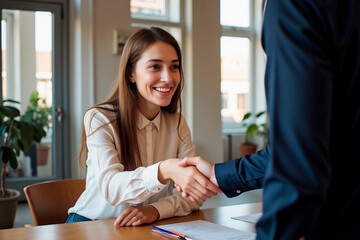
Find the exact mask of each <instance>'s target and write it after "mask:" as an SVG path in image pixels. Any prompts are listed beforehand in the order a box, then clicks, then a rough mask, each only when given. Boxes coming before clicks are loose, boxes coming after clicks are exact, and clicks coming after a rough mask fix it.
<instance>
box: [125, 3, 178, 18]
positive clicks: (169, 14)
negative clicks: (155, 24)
mask: <svg viewBox="0 0 360 240" xmlns="http://www.w3.org/2000/svg"><path fill="white" fill-rule="evenodd" d="M179 4H180V2H179V0H171V1H170V0H131V1H130V12H131V17H132V18H137V19H148V20H158V21H167V22H179V21H180V11H179V9H180V5H179Z"/></svg>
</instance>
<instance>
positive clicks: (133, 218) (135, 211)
mask: <svg viewBox="0 0 360 240" xmlns="http://www.w3.org/2000/svg"><path fill="white" fill-rule="evenodd" d="M159 217H160V215H159V212H158V210H157V209H156V208H155V207H154V206H152V205H148V206H146V207H136V206H130V207H128V208H127V209H125V210H124V211H123V212H122V213H121V214H120V215H119V217H118V218H117V219H116V220H115V222H114V226H115V227H130V226H133V227H136V226H139V225H141V224H143V223H153V222H155V221H156V220H158V219H159Z"/></svg>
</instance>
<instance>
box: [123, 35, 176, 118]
mask: <svg viewBox="0 0 360 240" xmlns="http://www.w3.org/2000/svg"><path fill="white" fill-rule="evenodd" d="M180 77H181V76H180V71H179V60H178V56H177V53H176V51H175V49H174V47H173V46H172V45H170V44H168V43H164V42H161V41H157V42H155V43H153V44H151V45H150V46H148V47H147V48H146V51H145V52H144V53H143V54H142V57H141V58H140V59H139V61H138V62H137V64H136V68H135V71H134V72H133V74H132V75H131V77H130V81H131V82H132V83H134V84H136V86H137V90H138V91H139V93H140V94H139V100H138V101H139V102H138V107H139V110H140V112H141V113H142V114H143V115H144V116H145V117H146V118H148V119H149V120H152V119H154V118H155V116H156V115H157V114H158V112H159V111H160V107H166V106H168V105H169V104H170V102H171V99H172V97H173V95H174V94H175V91H176V90H177V87H178V85H179V83H180Z"/></svg>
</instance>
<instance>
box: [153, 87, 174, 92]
mask: <svg viewBox="0 0 360 240" xmlns="http://www.w3.org/2000/svg"><path fill="white" fill-rule="evenodd" d="M170 89H171V88H155V90H156V91H159V92H170Z"/></svg>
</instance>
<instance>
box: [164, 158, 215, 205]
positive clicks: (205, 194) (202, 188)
mask: <svg viewBox="0 0 360 240" xmlns="http://www.w3.org/2000/svg"><path fill="white" fill-rule="evenodd" d="M180 160H181V159H168V160H165V161H163V162H161V163H160V165H159V170H158V171H159V172H158V179H159V181H160V182H161V183H166V181H168V180H169V179H170V178H171V179H172V180H173V181H174V182H175V183H176V184H177V186H179V187H180V188H181V189H182V190H183V191H184V192H186V193H187V194H188V195H190V199H191V200H193V201H195V200H199V199H204V200H205V199H207V198H210V197H213V196H215V195H216V194H217V193H221V190H220V188H219V187H218V186H216V185H215V184H214V183H212V182H211V181H210V180H209V179H208V178H207V177H205V176H204V175H203V174H201V173H200V172H199V171H198V169H196V167H194V166H187V167H181V166H179V165H178V164H177V163H178V162H179V161H180Z"/></svg>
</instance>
